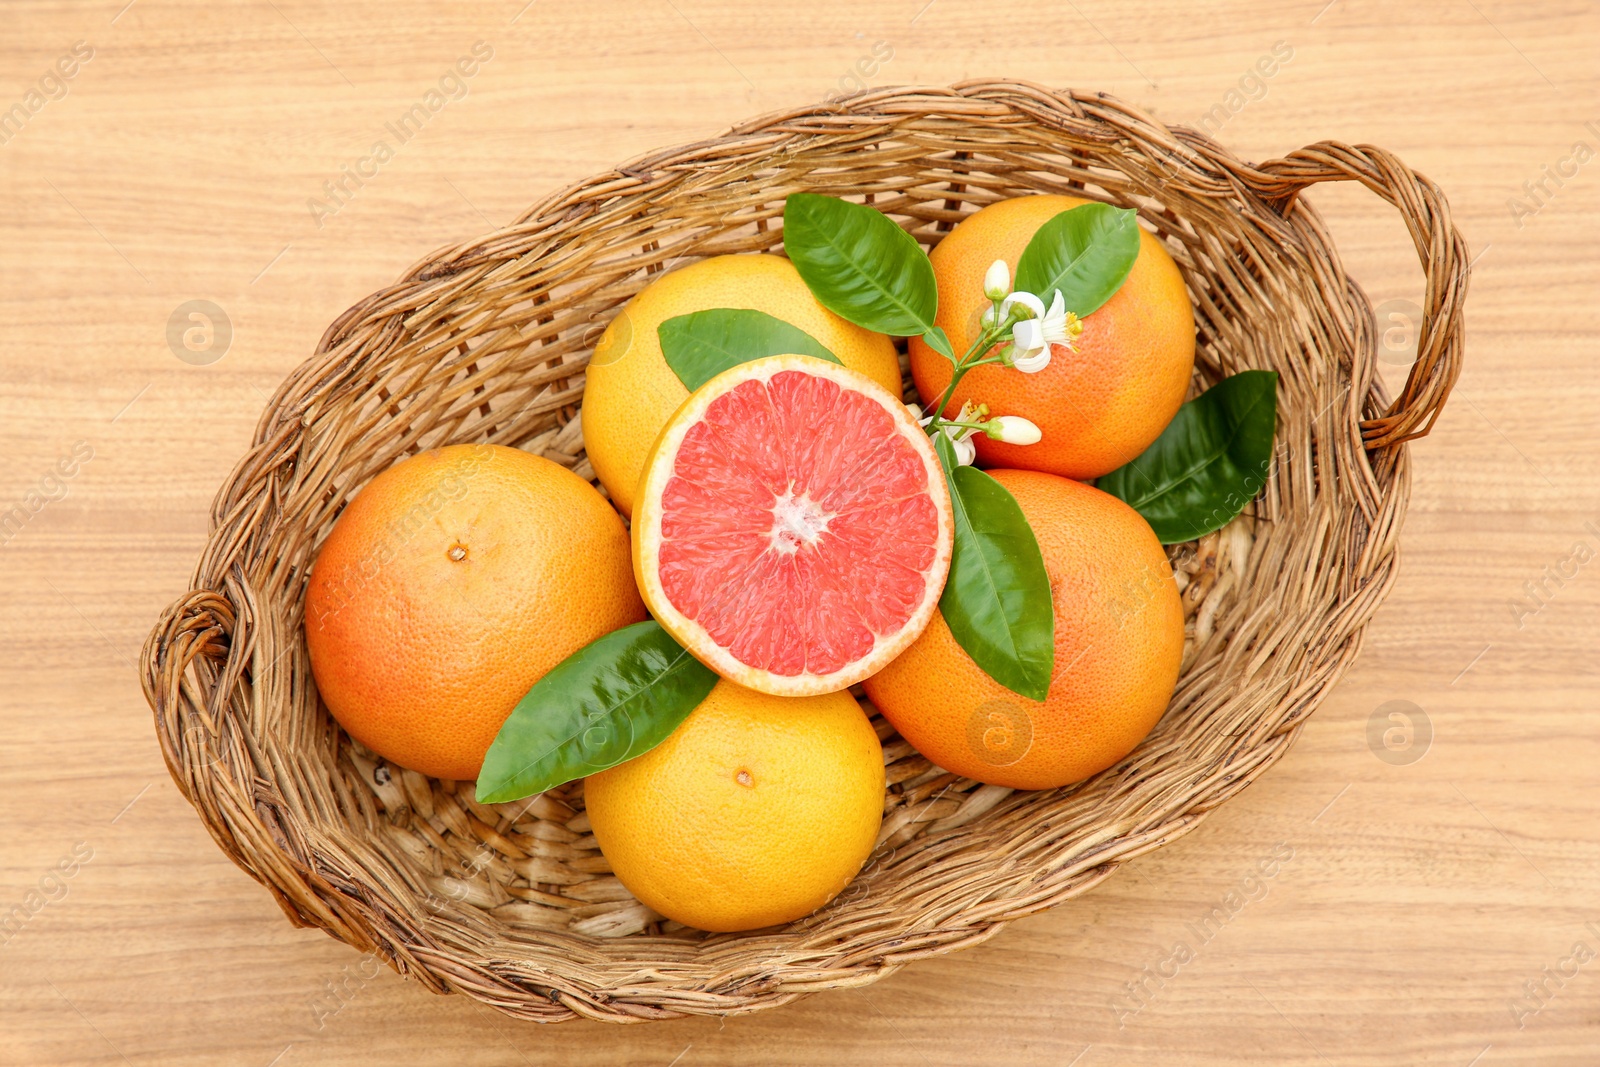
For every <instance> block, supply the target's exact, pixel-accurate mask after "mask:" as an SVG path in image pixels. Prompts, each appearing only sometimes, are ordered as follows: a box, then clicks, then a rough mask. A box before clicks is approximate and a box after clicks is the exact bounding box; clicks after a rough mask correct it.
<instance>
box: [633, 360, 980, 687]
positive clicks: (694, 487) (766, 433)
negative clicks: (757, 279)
mask: <svg viewBox="0 0 1600 1067" xmlns="http://www.w3.org/2000/svg"><path fill="white" fill-rule="evenodd" d="M634 501H635V504H634V516H633V564H634V571H635V573H636V574H637V576H638V579H639V589H640V591H641V592H643V594H644V599H645V603H646V604H648V605H649V607H650V611H651V613H652V614H654V615H655V617H656V620H657V621H658V622H660V623H661V625H662V626H663V627H665V628H666V630H667V631H668V632H669V633H671V634H672V636H673V637H675V638H676V639H677V640H678V643H679V644H681V645H683V647H684V648H686V649H688V650H689V652H691V653H692V654H693V655H694V656H695V657H696V658H697V659H699V660H700V661H701V662H702V663H704V664H706V665H707V666H708V667H710V668H711V669H712V670H714V671H716V672H717V673H718V674H720V675H722V676H723V677H724V678H727V679H729V680H730V681H734V682H737V683H738V684H740V685H743V686H746V687H748V688H750V689H756V690H760V691H761V692H763V693H773V694H776V695H778V696H807V695H811V694H816V693H831V692H835V691H837V690H840V689H844V688H846V687H847V686H850V685H853V684H854V683H856V682H859V681H860V680H861V679H863V678H865V677H867V676H868V675H870V674H873V673H875V672H876V671H877V670H878V669H879V668H881V667H883V666H884V665H885V664H887V663H888V662H889V661H890V660H892V659H894V657H895V656H897V655H899V654H900V653H901V651H903V650H904V649H905V648H906V646H907V645H909V644H910V643H911V642H912V641H914V640H916V638H917V635H919V634H920V633H922V630H923V628H924V627H925V626H927V625H928V620H929V619H931V618H932V616H933V612H934V608H935V607H936V606H937V605H938V602H939V594H940V593H941V592H942V591H943V589H944V580H945V576H946V574H947V573H948V572H949V569H950V545H951V536H952V532H951V531H952V526H951V516H950V496H949V492H948V490H947V489H946V488H945V481H944V475H943V473H942V472H941V471H940V468H939V459H938V457H937V456H936V455H935V454H934V451H933V445H932V443H931V442H930V441H929V440H928V437H927V435H926V434H925V433H924V432H923V431H922V429H921V427H919V426H918V425H917V423H916V420H914V419H913V418H912V417H911V415H910V413H909V412H908V411H907V410H906V408H905V406H904V405H903V404H901V403H900V401H899V399H898V398H896V397H894V396H893V395H891V394H890V393H889V392H888V391H887V390H885V389H884V388H883V387H882V386H881V385H878V384H877V383H875V382H873V381H872V380H871V379H869V378H867V377H866V376H865V375H861V374H857V373H856V372H855V371H852V370H847V369H846V368H844V367H841V366H838V365H837V364H833V363H828V362H826V361H824V360H820V359H816V358H813V357H811V356H797V355H795V356H768V357H766V358H764V359H758V360H753V361H751V362H749V363H743V364H740V365H739V366H737V367H733V368H731V369H730V370H727V371H724V372H723V373H721V374H719V375H717V377H715V378H713V379H711V380H710V381H709V382H707V383H706V384H705V385H703V386H701V387H700V389H699V390H698V391H696V392H695V393H694V394H693V395H692V396H690V397H689V399H688V400H686V401H684V404H683V406H682V407H681V408H679V409H678V411H677V413H676V414H674V415H673V417H672V419H671V420H670V421H669V422H668V423H667V425H666V426H665V427H664V428H663V429H662V431H661V436H660V437H659V438H657V439H656V444H655V447H654V449H653V451H652V452H651V454H650V458H649V459H648V460H647V461H646V463H645V469H644V473H643V475H642V476H641V477H640V479H639V491H638V493H637V494H635V497H634Z"/></svg>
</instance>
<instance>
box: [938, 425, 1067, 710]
mask: <svg viewBox="0 0 1600 1067" xmlns="http://www.w3.org/2000/svg"><path fill="white" fill-rule="evenodd" d="M934 445H935V448H936V449H937V450H938V453H939V463H940V465H941V466H943V467H944V472H945V478H946V480H947V482H948V483H949V486H950V508H951V511H952V513H953V515H954V518H955V533H956V536H955V550H954V552H953V553H952V556H951V560H950V578H949V580H948V581H946V582H945V587H944V595H943V596H941V597H940V598H939V612H940V613H941V614H942V615H943V616H944V621H945V622H946V623H947V624H949V626H950V633H951V635H952V636H954V637H955V639H956V643H957V644H958V645H960V646H961V647H962V648H964V649H966V651H967V655H969V656H971V657H972V659H973V662H975V663H976V664H977V665H978V666H979V667H981V668H983V671H984V673H985V674H987V675H988V676H989V677H991V678H993V679H994V680H995V681H997V682H999V683H1000V684H1001V685H1003V686H1005V687H1006V688H1007V689H1009V690H1011V691H1012V692H1014V693H1020V694H1021V695H1023V696H1025V697H1028V698H1030V699H1032V700H1043V699H1044V698H1045V696H1046V694H1048V693H1049V692H1050V677H1051V675H1052V674H1054V673H1055V655H1056V638H1055V631H1056V617H1055V605H1054V603H1053V602H1052V601H1051V599H1050V577H1049V575H1047V574H1046V573H1045V569H1044V556H1043V555H1041V554H1040V552H1039V542H1038V539H1037V538H1035V537H1034V535H1033V527H1031V526H1029V525H1028V520H1027V518H1026V517H1025V516H1024V515H1023V514H1022V508H1021V507H1019V506H1018V505H1017V501H1016V498H1015V497H1013V496H1012V495H1011V493H1010V492H1009V491H1008V490H1007V489H1006V487H1005V486H1003V485H1001V484H1000V483H999V482H997V481H995V480H994V479H993V478H991V477H989V476H988V475H987V474H985V473H983V472H982V471H980V470H978V469H976V468H974V467H963V466H960V465H959V464H957V463H956V458H955V449H954V448H953V447H952V446H951V444H950V439H949V438H947V437H946V436H945V435H944V434H939V435H938V436H936V437H935V438H934Z"/></svg>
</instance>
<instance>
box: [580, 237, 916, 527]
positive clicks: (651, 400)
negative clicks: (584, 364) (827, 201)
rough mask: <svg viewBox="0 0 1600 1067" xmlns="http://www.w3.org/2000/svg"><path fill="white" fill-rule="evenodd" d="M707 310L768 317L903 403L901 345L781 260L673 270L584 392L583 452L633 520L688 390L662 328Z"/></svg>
mask: <svg viewBox="0 0 1600 1067" xmlns="http://www.w3.org/2000/svg"><path fill="white" fill-rule="evenodd" d="M708 308H747V309H752V310H755V311H763V312H766V313H767V314H768V315H771V316H773V317H774V318H777V319H782V320H783V321H784V322H787V323H789V324H790V325H791V326H795V327H798V328H799V329H801V330H804V331H805V332H806V333H808V334H810V335H811V336H812V337H813V338H815V339H816V340H817V341H819V342H820V343H821V344H822V346H823V347H824V348H826V349H827V350H828V351H830V352H832V353H833V354H834V355H835V356H837V357H838V358H839V361H840V362H841V363H843V364H844V365H845V366H846V367H849V368H850V369H852V370H855V371H859V372H860V373H862V374H865V375H866V376H867V377H868V378H871V379H872V380H873V381H875V382H877V383H878V384H879V385H881V386H883V387H884V388H885V389H887V390H889V392H891V393H893V394H894V395H895V396H899V395H900V363H899V360H898V358H897V357H896V356H895V351H894V344H893V342H891V341H890V340H889V338H887V337H885V336H883V335H882V334H876V333H872V332H871V331H868V330H863V329H862V328H861V327H859V326H856V325H854V324H853V323H850V322H846V321H845V320H844V319H842V318H840V317H839V316H837V315H835V314H834V313H833V312H831V311H829V310H828V309H827V308H825V307H823V306H822V305H821V304H819V303H817V299H816V297H814V296H812V295H811V290H810V289H807V288H806V283H805V282H804V281H802V280H801V278H800V272H799V271H797V270H795V268H794V264H792V263H790V262H789V261H788V260H787V259H784V258H783V257H782V256H776V255H768V254H765V253H761V254H756V255H732V256H713V257H712V258H710V259H703V260H700V261H698V262H696V263H691V264H690V265H688V266H686V267H679V268H678V269H677V270H673V271H668V272H667V273H665V274H663V275H661V276H660V277H658V278H657V279H656V280H655V281H653V282H651V283H650V284H649V285H648V286H646V287H645V288H644V289H643V290H642V291H640V293H639V294H638V295H637V296H635V297H634V298H633V299H632V300H629V301H628V303H627V304H626V305H624V306H623V308H622V310H621V311H620V312H618V313H617V316H616V318H614V319H612V320H611V324H610V325H609V326H607V327H606V331H605V333H603V334H602V335H601V336H600V341H599V343H598V344H596V345H595V349H594V356H593V358H592V359H591V360H590V361H589V369H588V372H587V378H586V381H585V385H584V390H583V434H584V446H585V448H586V449H587V451H588V453H589V462H590V463H591V464H593V465H594V470H595V473H596V474H597V475H599V477H600V482H601V484H603V485H604V486H605V487H606V491H607V492H609V493H610V494H611V499H612V500H614V501H616V504H617V507H619V508H621V509H622V511H623V513H624V514H626V515H630V516H631V515H632V514H633V507H634V494H635V491H636V487H637V485H638V483H639V475H640V473H641V472H643V470H644V461H645V457H646V456H647V455H649V453H650V446H651V445H653V444H654V443H655V440H656V435H657V434H658V433H660V432H661V427H662V426H664V425H666V422H667V419H668V418H669V417H670V416H671V415H672V413H673V412H674V411H676V410H678V406H679V405H680V404H682V403H683V402H684V401H685V400H687V399H688V398H689V390H688V389H686V388H684V385H683V382H681V381H679V380H678V376H677V375H676V374H674V373H673V371H672V368H671V367H669V366H668V365H667V361H666V360H665V359H664V358H663V357H662V355H661V339H660V336H659V335H658V334H657V333H656V329H657V327H659V326H660V325H661V324H662V323H663V322H664V321H666V320H667V319H670V318H674V317H676V316H678V315H687V314H689V313H691V312H695V311H704V310H707V309H708Z"/></svg>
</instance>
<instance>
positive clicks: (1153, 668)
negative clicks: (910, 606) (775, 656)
mask: <svg viewBox="0 0 1600 1067" xmlns="http://www.w3.org/2000/svg"><path fill="white" fill-rule="evenodd" d="M990 473H991V474H992V475H994V477H995V478H996V480H998V481H999V482H1000V484H1002V485H1004V486H1005V487H1006V488H1007V489H1009V490H1010V491H1011V495H1012V496H1014V497H1016V499H1017V503H1018V504H1019V505H1020V506H1021V508H1022V513H1023V514H1024V515H1025V516H1027V519H1028V524H1029V525H1030V526H1032V527H1033V532H1034V535H1035V536H1036V537H1037V538H1038V540H1039V549H1040V551H1041V553H1042V554H1043V555H1044V565H1045V571H1046V572H1047V573H1048V574H1049V576H1050V595H1051V599H1052V601H1053V602H1054V606H1055V616H1056V631H1055V675H1054V677H1052V678H1051V680H1050V690H1049V692H1048V694H1046V696H1045V699H1044V700H1029V699H1028V698H1026V697H1022V696H1018V695H1017V694H1016V693H1013V692H1011V691H1010V690H1009V689H1006V688H1005V687H1004V686H1002V685H1001V684H1000V683H999V682H996V681H994V680H993V679H992V678H990V677H989V676H988V675H986V674H984V673H983V671H982V669H980V668H979V667H978V665H977V664H976V663H974V662H973V661H972V657H970V656H968V655H967V653H966V652H965V650H963V649H962V648H961V646H960V645H958V644H956V641H955V638H954V637H952V636H951V634H950V627H949V626H947V625H946V624H945V621H944V618H943V616H936V617H935V618H934V620H933V621H932V622H931V623H929V624H928V628H927V629H926V630H925V631H923V634H922V636H921V637H919V638H918V639H917V640H916V642H915V643H914V644H912V646H911V647H910V648H908V649H907V650H906V651H905V653H904V654H903V655H902V656H900V658H899V659H897V660H895V661H894V662H893V663H891V664H889V665H888V666H887V667H885V668H884V669H883V670H882V671H879V672H878V673H877V674H876V675H874V676H873V677H871V678H869V679H867V681H866V690H867V695H868V696H869V697H871V698H872V702H873V703H874V704H876V705H877V706H878V710H880V711H882V712H883V714H884V717H885V718H887V719H888V720H889V721H890V722H891V723H893V724H894V727H895V729H897V730H899V731H900V734H901V736H902V737H904V738H905V739H906V740H907V741H909V742H911V744H912V745H914V746H915V747H916V749H917V751H919V752H921V753H922V754H923V755H924V756H927V757H928V759H930V760H932V761H933V762H934V763H936V764H938V765H939V766H940V767H943V768H944V769H945V770H947V771H954V772H955V773H957V774H961V775H965V776H967V777H969V778H976V779H978V780H979V781H982V782H989V783H991V784H994V785H1008V786H1012V787H1014V788H1017V789H1047V788H1051V787H1053V786H1058V785H1066V784H1067V783H1069V782H1076V781H1079V780H1080V779H1083V778H1087V777H1088V776H1089V775H1091V774H1095V773H1097V772H1099V771H1103V770H1105V769H1106V768H1107V767H1109V766H1111V765H1112V764H1114V763H1116V762H1117V761H1118V760H1119V759H1121V758H1122V757H1123V756H1126V755H1127V754H1128V753H1129V752H1131V751H1133V748H1134V746H1135V745H1137V744H1138V743H1139V742H1140V740H1142V739H1143V738H1144V736H1145V735H1146V734H1148V733H1149V732H1150V730H1151V728H1152V727H1154V726H1155V724H1156V722H1157V720H1159V719H1160V718H1161V715H1162V713H1163V712H1164V711H1166V708H1167V703H1168V701H1170V700H1171V699H1172V691H1173V687H1174V686H1175V685H1176V684H1177V681H1178V666H1179V662H1180V661H1181V659H1182V657H1183V607H1182V605H1181V604H1180V602H1179V599H1178V586H1177V583H1176V582H1174V581H1173V578H1172V568H1171V565H1170V564H1169V563H1168V562H1167V555H1166V553H1165V552H1164V551H1163V550H1162V548H1161V542H1160V541H1159V540H1157V538H1156V535H1155V532H1154V531H1153V530H1151V529H1150V525H1149V523H1147V522H1145V520H1144V518H1143V516H1141V515H1140V514H1139V513H1138V512H1137V511H1134V510H1133V509H1132V508H1130V507H1129V506H1128V505H1127V504H1124V503H1123V502H1122V501H1120V500H1118V499H1117V498H1116V497H1114V496H1111V495H1110V494H1109V493H1103V492H1101V491H1100V490H1098V489H1094V488H1091V487H1090V486H1087V485H1084V484H1083V483H1081V482H1075V481H1071V480H1069V479H1067V478H1060V477H1057V476H1056V475H1053V474H1044V473H1041V472H1038V471H1016V470H997V471H991V472H990Z"/></svg>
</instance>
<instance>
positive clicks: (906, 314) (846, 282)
mask: <svg viewBox="0 0 1600 1067" xmlns="http://www.w3.org/2000/svg"><path fill="white" fill-rule="evenodd" d="M783 250H784V252H785V253H786V254H787V255H788V256H789V259H790V261H791V262H792V263H794V265H795V267H796V269H798V270H799V271H800V277H801V278H803V279H804V280H805V283H806V285H807V286H808V287H809V288H810V289H811V295H812V296H815V297H816V298H817V300H818V301H820V302H821V304H822V306H823V307H825V308H827V309H828V310H829V311H832V312H833V313H834V314H835V315H838V316H839V317H841V318H844V319H848V320H850V321H851V322H853V323H855V324H856V325H857V326H860V327H862V328H863V329H867V330H872V331H874V332H876V333H886V334H892V335H894V336H896V337H915V336H918V335H922V334H926V333H928V332H929V331H931V330H933V329H934V325H933V318H934V315H935V314H937V312H938V310H939V290H938V287H937V286H936V285H935V284H934V280H933V264H931V263H929V262H928V256H927V253H925V252H923V251H922V246H921V245H919V244H917V241H916V238H914V237H912V236H911V235H910V234H909V233H906V231H904V230H902V229H901V228H900V227H898V226H896V225H895V224H894V222H893V221H891V220H890V218H889V216H887V215H885V214H884V213H883V212H881V211H877V210H874V209H873V208H870V207H865V206H863V205H861V204H852V203H850V202H849V201H846V200H839V199H837V198H835V197H831V196H817V195H816V194H815V193H794V194H792V195H790V197H789V198H788V199H787V200H785V201H784V205H783ZM929 343H930V344H933V343H934V342H931V341H930V342H929Z"/></svg>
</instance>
